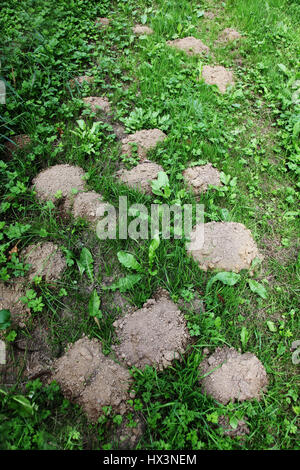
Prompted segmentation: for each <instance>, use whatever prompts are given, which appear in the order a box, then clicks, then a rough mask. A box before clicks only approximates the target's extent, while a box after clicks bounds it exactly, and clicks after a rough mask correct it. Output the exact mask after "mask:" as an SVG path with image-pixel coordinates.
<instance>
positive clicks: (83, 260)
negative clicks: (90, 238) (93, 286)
mask: <svg viewBox="0 0 300 470" xmlns="http://www.w3.org/2000/svg"><path fill="white" fill-rule="evenodd" d="M93 264H94V260H93V256H92V254H91V252H90V251H89V250H88V249H87V248H82V251H81V253H80V259H79V262H78V261H77V265H78V268H79V272H80V274H81V276H82V274H83V273H84V272H86V274H87V277H88V278H89V280H90V281H91V282H93V281H94V270H93Z"/></svg>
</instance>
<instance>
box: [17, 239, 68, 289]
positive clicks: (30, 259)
mask: <svg viewBox="0 0 300 470" xmlns="http://www.w3.org/2000/svg"><path fill="white" fill-rule="evenodd" d="M20 257H21V259H23V260H24V262H25V263H26V264H27V263H28V264H30V265H31V267H30V270H29V272H28V274H27V276H26V277H28V279H29V280H30V281H32V280H33V278H34V277H35V276H40V277H42V278H43V279H44V280H46V281H47V282H50V281H57V280H58V279H60V278H61V276H62V273H63V271H64V270H65V269H66V267H67V265H66V260H65V257H64V255H63V254H62V252H61V251H60V250H59V248H58V246H57V245H55V244H54V243H51V242H45V243H37V244H35V245H29V246H28V247H27V248H26V249H24V250H23V251H22V252H21V253H20Z"/></svg>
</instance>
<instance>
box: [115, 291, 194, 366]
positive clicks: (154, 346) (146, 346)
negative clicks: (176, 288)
mask: <svg viewBox="0 0 300 470" xmlns="http://www.w3.org/2000/svg"><path fill="white" fill-rule="evenodd" d="M113 325H114V327H115V328H116V332H117V335H118V338H119V340H120V344H119V345H117V346H115V347H114V350H115V352H116V354H117V356H118V358H119V359H123V360H124V361H125V362H126V363H127V365H128V366H129V367H131V366H133V365H134V366H136V367H139V368H144V367H145V366H146V365H147V364H148V365H149V366H153V367H157V368H159V369H160V370H163V369H164V368H166V367H168V366H170V365H171V363H172V361H173V360H174V359H179V358H180V354H183V353H184V350H185V347H186V344H187V342H188V338H189V335H188V332H187V329H186V324H185V320H184V316H183V314H182V313H181V312H180V310H179V309H178V307H177V305H176V304H174V302H172V301H171V300H170V298H169V296H168V293H167V292H165V291H161V292H158V293H157V294H156V296H155V298H153V299H149V300H148V301H147V302H146V303H145V304H144V305H143V307H142V308H141V309H138V310H135V311H134V312H131V313H128V314H127V315H125V317H123V318H121V319H120V320H117V321H116V322H114V324H113Z"/></svg>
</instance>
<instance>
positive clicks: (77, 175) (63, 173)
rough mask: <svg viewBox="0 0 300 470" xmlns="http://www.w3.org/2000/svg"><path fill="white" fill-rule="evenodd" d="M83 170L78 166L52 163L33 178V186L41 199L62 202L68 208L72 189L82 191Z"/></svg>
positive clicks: (71, 197) (70, 202)
mask: <svg viewBox="0 0 300 470" xmlns="http://www.w3.org/2000/svg"><path fill="white" fill-rule="evenodd" d="M83 176H84V171H83V169H82V168H80V167H78V166H72V165H54V166H52V167H50V168H47V169H46V170H44V171H42V172H41V173H39V174H38V175H37V176H36V177H35V178H34V179H33V186H34V189H35V191H36V193H37V197H38V199H40V200H41V201H52V202H53V203H57V204H62V206H63V208H64V210H68V209H69V208H70V206H71V204H72V200H73V198H74V196H73V194H72V190H73V189H76V190H77V191H84V181H83Z"/></svg>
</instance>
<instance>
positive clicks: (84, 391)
mask: <svg viewBox="0 0 300 470" xmlns="http://www.w3.org/2000/svg"><path fill="white" fill-rule="evenodd" d="M51 379H52V380H56V381H57V382H58V383H59V384H60V386H61V389H62V392H63V393H64V395H65V396H66V397H67V398H68V399H69V400H72V401H74V402H76V403H78V404H79V405H80V406H82V407H83V409H84V411H85V412H86V414H87V416H88V418H89V419H90V420H91V421H96V420H97V419H98V418H99V416H100V415H101V414H102V413H103V409H102V408H103V406H111V407H112V409H113V411H114V412H116V413H119V414H124V413H125V412H126V409H127V403H126V401H127V400H128V399H129V394H128V389H129V386H130V382H131V376H130V374H129V372H128V371H127V369H125V368H124V367H122V366H120V365H119V364H117V363H115V362H114V361H113V360H112V359H110V358H108V357H106V356H104V354H103V353H102V350H101V343H100V342H99V341H97V340H96V339H92V340H89V339H88V338H86V337H83V338H81V339H80V340H78V341H76V343H74V344H73V345H71V346H70V348H69V349H68V351H67V352H66V353H65V354H64V356H62V357H61V358H60V359H58V360H57V361H55V364H54V374H53V375H52V378H51Z"/></svg>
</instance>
